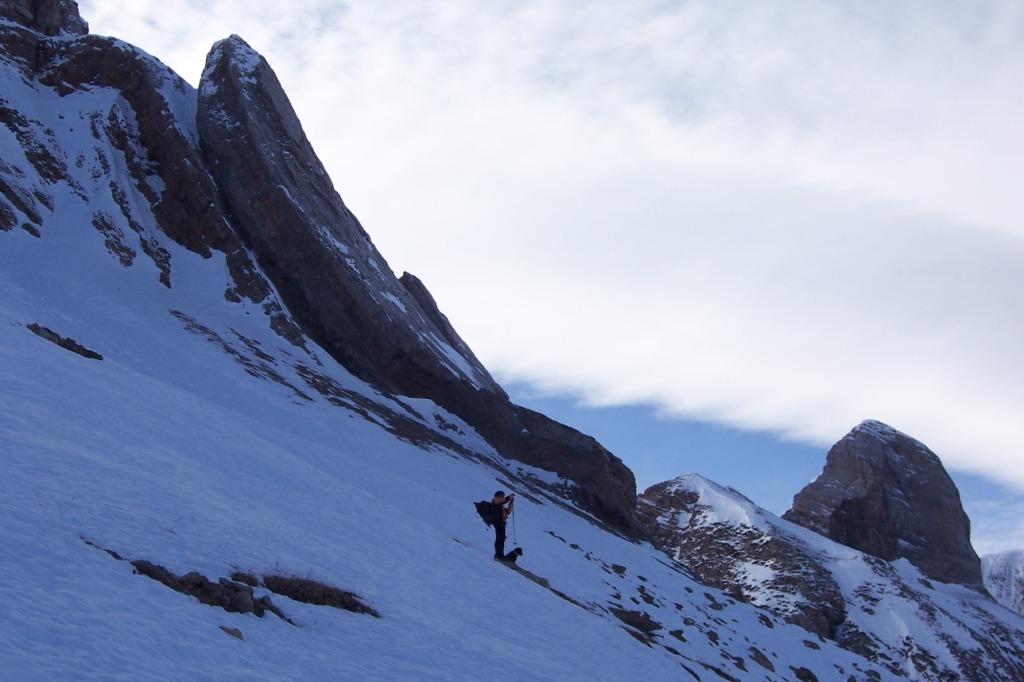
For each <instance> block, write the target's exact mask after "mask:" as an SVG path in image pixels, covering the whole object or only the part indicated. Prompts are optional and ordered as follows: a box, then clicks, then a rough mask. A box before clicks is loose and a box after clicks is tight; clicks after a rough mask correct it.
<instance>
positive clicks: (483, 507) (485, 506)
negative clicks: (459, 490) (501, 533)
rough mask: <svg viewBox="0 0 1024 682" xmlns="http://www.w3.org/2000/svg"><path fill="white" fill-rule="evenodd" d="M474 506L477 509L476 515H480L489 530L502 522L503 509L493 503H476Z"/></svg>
mask: <svg viewBox="0 0 1024 682" xmlns="http://www.w3.org/2000/svg"><path fill="white" fill-rule="evenodd" d="M473 506H475V507H476V513H477V514H479V515H480V518H481V519H483V520H484V523H485V524H487V527H488V528H490V527H491V526H493V525H494V524H496V523H498V522H499V521H501V516H502V514H501V507H499V506H498V505H496V504H494V503H493V502H474V503H473Z"/></svg>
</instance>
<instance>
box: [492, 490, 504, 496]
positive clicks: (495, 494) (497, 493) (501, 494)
mask: <svg viewBox="0 0 1024 682" xmlns="http://www.w3.org/2000/svg"><path fill="white" fill-rule="evenodd" d="M494 496H495V497H505V492H504V491H503V490H499V491H498V492H496V493H494Z"/></svg>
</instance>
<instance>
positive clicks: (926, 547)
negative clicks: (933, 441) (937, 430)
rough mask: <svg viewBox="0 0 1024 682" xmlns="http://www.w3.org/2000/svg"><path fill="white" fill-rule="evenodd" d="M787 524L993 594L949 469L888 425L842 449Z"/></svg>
mask: <svg viewBox="0 0 1024 682" xmlns="http://www.w3.org/2000/svg"><path fill="white" fill-rule="evenodd" d="M783 518H784V519H786V520H788V521H792V522H793V523H796V524H799V525H801V526H803V527H805V528H808V529H810V530H812V531H814V532H816V533H819V534H821V535H823V536H825V537H827V538H830V539H832V540H835V541H836V542H839V543H841V544H843V545H846V546H847V547H853V548H854V549H858V550H860V551H862V552H866V553H867V554H870V555H872V556H876V557H878V558H880V559H884V560H885V561H895V560H896V559H901V558H905V559H907V560H908V561H910V563H912V564H914V565H915V566H917V567H918V568H919V569H921V572H922V573H924V574H925V575H926V576H928V577H929V578H931V579H933V580H940V581H942V582H946V583H957V584H960V585H965V586H967V587H970V588H971V589H975V590H979V591H984V589H985V588H984V585H983V583H982V578H981V561H980V559H979V558H978V555H977V554H976V553H975V551H974V548H973V547H972V546H971V522H970V519H968V517H967V514H966V513H965V512H964V510H963V506H962V505H961V503H960V493H959V491H958V490H957V489H956V485H954V483H953V480H952V479H951V478H950V477H949V474H948V473H946V470H945V468H944V467H943V466H942V462H941V461H940V460H939V458H938V457H937V456H936V455H935V453H933V452H932V451H931V450H929V449H928V448H927V447H925V446H924V445H923V444H922V443H920V442H918V441H916V440H914V439H913V438H911V437H910V436H907V435H905V434H903V433H900V432H899V431H897V430H896V429H893V428H892V427H889V426H887V425H885V424H882V423H880V422H876V421H866V422H864V423H862V424H860V425H859V426H857V427H856V428H855V429H853V430H852V431H851V432H850V433H849V434H847V435H846V436H845V437H844V438H843V439H842V440H840V441H839V442H838V443H836V444H835V445H834V446H833V447H832V449H831V450H829V453H828V456H827V459H826V462H825V468H824V470H823V471H822V473H821V475H820V476H818V478H817V479H815V480H814V481H813V482H811V483H810V484H808V485H807V486H806V487H805V488H804V489H803V490H801V491H800V492H799V493H798V494H797V495H796V497H794V498H793V506H792V508H791V509H790V510H789V511H787V512H786V513H785V514H783Z"/></svg>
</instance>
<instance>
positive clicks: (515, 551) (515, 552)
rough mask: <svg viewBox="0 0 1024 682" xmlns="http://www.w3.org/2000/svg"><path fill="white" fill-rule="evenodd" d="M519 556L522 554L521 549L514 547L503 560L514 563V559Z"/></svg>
mask: <svg viewBox="0 0 1024 682" xmlns="http://www.w3.org/2000/svg"><path fill="white" fill-rule="evenodd" d="M521 556H523V550H521V549H519V548H518V547H516V548H515V549H513V550H512V551H511V552H509V553H508V554H506V555H505V558H504V559H503V561H507V562H508V563H510V564H514V563H515V562H516V559H518V558H519V557H521Z"/></svg>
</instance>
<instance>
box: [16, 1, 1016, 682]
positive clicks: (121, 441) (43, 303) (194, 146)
mask: <svg viewBox="0 0 1024 682" xmlns="http://www.w3.org/2000/svg"><path fill="white" fill-rule="evenodd" d="M0 123H2V124H3V125H0V150H2V155H0V367H2V374H0V467H2V472H3V476H0V546H2V547H3V552H0V569H2V571H3V575H4V580H3V582H2V585H0V628H2V632H0V635H2V636H0V661H3V676H4V679H12V680H36V679H76V680H83V679H103V680H106V679H118V678H128V679H161V680H166V679H182V680H186V679H187V680H195V679H218V680H224V679H239V680H241V679H245V680H253V679H268V680H269V679H273V680H281V679H302V680H308V679H453V680H464V679H471V678H479V677H491V676H495V675H500V676H509V677H511V678H513V679H517V680H549V679H562V680H573V679H580V680H583V679H586V680H622V679H677V678H678V679H697V680H722V679H725V680H803V681H808V680H820V681H821V682H824V681H825V680H887V679H900V678H903V677H906V678H909V679H927V680H933V679H934V680H939V679H950V678H949V675H950V674H952V675H959V676H961V677H962V678H963V679H979V680H997V679H998V680H1005V679H1015V676H1016V679H1021V678H1022V677H1024V656H1022V654H1021V650H1022V648H1024V645H1022V642H1024V620H1022V619H1021V618H1020V617H1018V616H1016V615H1014V614H1012V613H1011V612H1009V611H1008V610H1006V609H1004V608H1003V607H1000V606H998V605H997V604H995V603H994V602H993V601H992V600H991V599H989V598H988V596H987V595H985V594H983V593H982V592H979V591H977V590H971V589H968V588H965V587H962V586H958V585H952V584H944V583H937V582H934V581H929V580H926V579H925V578H924V577H923V575H922V574H921V573H920V572H918V569H916V568H915V567H914V566H912V565H910V564H909V563H908V562H906V561H905V560H901V561H896V562H894V563H891V564H890V563H887V562H885V561H882V560H880V559H873V558H871V557H869V556H867V555H865V554H863V553H861V552H859V551H858V550H855V549H852V548H848V547H844V546H842V545H839V544H836V543H835V542H832V541H830V540H827V539H825V538H823V537H821V536H818V535H815V534H813V533H812V532H810V531H808V530H806V529H801V528H799V527H797V526H793V525H792V524H788V523H786V522H784V521H782V520H780V519H777V518H770V517H769V516H766V515H765V513H764V512H762V511H760V510H756V508H754V507H753V505H751V504H750V503H748V502H746V501H743V500H742V498H740V497H737V496H735V495H734V494H732V493H730V492H728V491H722V490H721V489H720V488H718V487H717V486H715V485H714V484H712V483H710V482H701V483H700V484H699V486H698V487H700V489H701V490H702V491H710V492H701V493H700V497H699V499H700V500H702V501H701V504H702V505H704V508H706V509H707V510H708V511H707V512H706V513H704V514H703V516H701V518H704V519H706V520H707V519H715V523H714V525H715V526H716V527H717V528H718V529H719V530H720V532H721V533H723V534H724V535H723V537H730V536H735V535H736V534H737V533H740V534H742V535H744V537H747V536H749V537H750V538H751V543H752V544H754V545H762V544H769V543H768V542H767V541H764V540H762V539H761V537H762V536H757V535H756V534H752V533H753V531H750V530H749V529H750V528H755V529H760V530H763V529H765V528H772V529H782V530H780V531H779V532H778V536H779V537H782V538H784V539H785V543H786V545H785V546H787V547H797V546H798V545H799V546H801V547H802V548H803V549H804V551H805V555H806V556H808V557H810V558H812V559H813V560H814V561H816V562H818V564H820V565H821V571H822V572H821V573H820V578H821V580H822V581H825V582H827V581H829V580H831V581H833V582H834V583H836V584H837V585H838V587H837V588H836V590H837V592H836V593H837V594H839V595H840V596H841V598H842V599H843V600H844V602H845V603H846V606H845V607H844V608H846V609H847V611H848V612H849V613H850V614H852V615H850V616H849V617H848V622H849V623H850V627H849V628H847V629H845V630H844V631H843V636H839V635H837V633H836V632H830V631H828V630H827V628H826V630H824V631H822V632H819V631H817V630H815V626H814V625H813V624H810V623H809V622H804V621H802V620H801V619H800V618H799V617H797V616H795V615H794V614H797V613H798V612H800V611H801V609H803V611H807V609H806V608H805V607H804V606H803V605H802V603H801V601H800V597H799V596H798V595H799V594H805V593H807V590H806V589H805V586H802V582H803V581H804V579H805V577H806V571H804V570H803V564H799V562H797V563H798V564H799V565H792V564H788V565H787V564H784V563H778V564H771V565H757V564H756V562H749V561H747V560H746V559H743V555H740V554H737V553H736V552H737V551H738V549H737V546H736V545H735V543H732V542H731V541H729V542H723V543H719V544H718V545H715V544H714V543H711V544H706V545H704V546H703V547H701V548H697V549H694V550H693V551H690V552H674V551H670V552H669V553H666V552H665V551H663V550H662V549H659V548H656V547H654V546H652V545H651V544H650V543H649V542H647V540H646V539H645V537H644V536H643V535H641V533H642V532H644V531H643V529H642V528H641V526H640V524H639V523H638V521H637V519H636V506H635V500H636V491H635V484H634V482H633V477H632V474H631V473H630V472H629V470H628V469H626V468H625V467H624V466H623V465H622V463H621V462H620V461H619V460H618V459H617V458H615V457H614V455H612V454H611V453H609V452H608V451H607V450H605V449H604V448H603V447H601V446H600V445H599V444H598V443H597V442H596V441H594V440H593V439H592V438H589V437H588V436H585V435H584V434H580V433H578V432H576V431H574V430H573V429H570V428H569V427H566V426H564V425H561V424H558V423H556V422H553V421H552V420H550V419H548V418H547V417H544V416H543V415H539V414H536V413H533V412H530V411H529V410H525V409H523V408H521V407H518V406H515V405H513V404H511V403H510V402H509V400H508V397H507V396H506V395H505V393H504V391H503V390H502V389H501V387H500V386H498V385H497V383H496V382H495V381H494V380H493V378H492V377H491V376H490V375H489V374H488V372H487V370H486V369H485V368H484V367H483V366H482V365H481V363H480V362H479V361H478V360H477V359H476V358H475V357H474V356H473V354H472V352H471V350H470V349H469V348H468V347H467V345H466V344H465V343H464V342H463V341H462V340H461V339H460V338H459V336H458V334H457V333H456V332H455V330H454V329H452V327H451V325H450V324H449V323H448V321H447V320H446V319H445V317H444V315H443V314H442V313H441V312H440V310H439V309H438V307H437V306H436V304H435V302H434V301H433V299H432V297H431V296H430V294H429V293H428V291H427V289H426V287H425V286H424V285H423V284H422V283H421V282H419V281H418V280H416V279H415V278H414V277H412V276H410V275H405V276H403V277H400V278H399V277H395V276H394V274H393V273H392V272H391V271H390V268H389V267H388V266H387V263H386V261H385V260H384V258H383V256H382V255H381V254H380V253H378V252H377V250H376V248H375V247H374V246H373V244H372V241H371V240H370V237H369V235H368V234H367V232H366V231H365V230H364V229H363V228H362V226H361V225H359V223H358V221H357V220H356V219H355V217H354V216H353V215H352V214H351V213H350V212H349V211H348V209H347V208H346V207H345V205H344V203H343V202H342V200H341V198H340V196H339V195H338V193H337V192H336V191H335V190H334V188H333V186H332V185H331V182H330V179H329V178H328V177H327V175H326V173H325V172H324V171H323V167H322V165H321V164H320V162H319V160H318V159H317V158H316V155H315V153H314V152H313V150H312V149H311V148H310V146H309V143H308V141H307V140H306V139H305V136H304V134H303V133H302V129H301V125H300V124H299V122H298V119H297V118H296V116H295V114H294V111H292V109H291V106H290V104H289V103H288V100H287V97H286V95H285V94H284V92H283V90H282V89H281V87H280V85H279V84H278V83H277V80H276V78H275V77H274V76H273V72H272V70H271V69H270V66H269V65H268V64H267V63H266V62H265V60H263V59H262V58H261V57H260V56H259V55H258V54H256V53H255V52H253V51H252V50H251V48H249V47H248V46H247V45H246V44H245V42H244V41H243V40H242V39H241V38H238V37H231V38H228V39H226V40H225V41H222V42H220V43H218V44H217V45H216V46H214V48H213V49H212V50H211V53H210V55H209V57H208V60H207V68H206V71H205V73H204V75H203V79H202V82H201V84H200V87H199V89H198V90H195V89H193V88H191V87H190V86H189V85H188V84H186V83H185V82H184V81H182V80H181V79H180V78H179V77H178V76H176V75H175V74H174V73H172V72H170V71H169V70H168V69H167V68H166V67H165V66H164V65H162V64H161V63H160V62H159V61H158V60H156V59H154V58H153V57H151V56H149V55H147V54H146V53H145V52H143V51H142V50H140V49H138V48H136V47H134V46H131V45H127V44H125V43H123V42H121V41H118V40H116V39H113V38H105V37H101V36H93V35H89V34H88V32H87V25H86V24H85V22H84V21H83V20H82V19H81V18H80V17H79V15H78V11H77V7H76V6H75V3H74V2H71V1H70V0H0ZM694 480H699V479H694ZM499 488H500V489H503V490H515V491H517V492H518V493H519V501H518V502H517V511H516V515H515V516H514V517H513V523H512V525H511V527H510V529H509V530H510V541H511V542H517V543H518V544H520V545H521V546H522V547H523V548H524V549H525V555H524V556H523V557H522V558H521V560H520V565H521V569H520V570H513V569H512V568H510V567H508V566H506V565H503V564H501V563H498V562H495V561H493V560H492V559H491V553H492V552H491V538H492V536H491V533H490V531H488V530H487V529H486V528H485V527H484V526H483V524H482V523H481V522H480V520H479V518H477V517H476V516H475V514H474V511H473V507H472V502H473V501H474V500H478V499H483V498H488V497H490V496H491V494H492V493H493V492H494V490H495V489H499ZM687 494H689V493H687ZM657 515H660V512H657V513H656V516H657ZM673 518H674V519H675V521H674V522H675V523H677V525H678V523H679V521H680V519H681V517H673ZM692 518H697V515H696V514H694V515H693V516H692ZM684 525H687V527H688V526H689V523H687V524H684ZM706 525H708V526H710V525H712V524H711V523H710V522H709V523H708V524H706ZM666 527H667V526H666ZM783 531H784V532H783ZM772 532H773V533H774V532H775V531H772ZM650 537H651V539H654V540H655V541H657V542H658V544H659V547H667V545H665V544H664V543H663V542H662V540H661V539H660V538H659V536H658V535H656V534H652V535H651V536H650ZM712 554H714V556H712ZM737 558H739V559H741V561H740V562H739V563H737V561H736V560H737ZM712 559H714V561H716V562H717V564H718V565H719V566H720V567H721V568H720V570H721V571H731V570H733V569H734V568H736V567H737V566H740V567H744V566H745V567H746V568H743V571H745V575H746V582H745V583H744V584H746V585H749V586H750V591H749V592H745V591H743V590H742V589H736V586H735V585H734V584H733V583H731V582H728V581H726V582H721V583H719V582H718V581H716V579H715V577H714V576H713V575H711V574H710V573H709V572H708V571H705V570H704V569H703V568H702V566H704V565H705V563H707V562H708V561H710V560H712ZM808 565H809V564H808ZM787 566H789V567H787ZM790 568H793V570H792V572H790ZM814 570H815V571H817V569H814ZM695 573H697V575H695ZM787 581H788V583H789V584H791V585H792V586H793V589H792V590H789V591H787V590H786V589H782V587H780V586H784V585H785V584H786V583H787ZM727 583H728V584H727ZM288 586H290V587H288ZM332 587H333V588H338V589H340V590H342V591H343V592H342V593H341V595H340V596H339V593H338V592H336V591H334V590H331V589H329V588H332ZM169 588H174V589H169ZM793 590H796V592H794V591H793ZM812 591H813V590H812ZM181 592H184V594H182V593H181ZM794 594H796V595H797V596H794ZM815 594H816V593H815ZM752 595H753V596H752ZM759 595H760V596H759ZM342 597H343V598H342ZM324 602H332V603H341V604H343V605H347V606H349V607H351V609H352V610H346V609H344V608H342V609H338V608H334V607H332V606H329V605H326V604H325V603H324ZM360 605H362V606H360ZM812 611H813V610H812ZM872 611H873V612H872ZM275 612H277V613H278V614H279V615H275ZM258 613H260V614H262V616H260V615H257V614H258ZM853 626H856V632H854V630H853V629H852V628H853ZM851 633H852V634H854V635H856V637H855V638H854V639H851V637H849V636H847V635H851ZM851 641H853V642H854V645H851ZM857 642H860V643H862V644H863V646H857Z"/></svg>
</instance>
